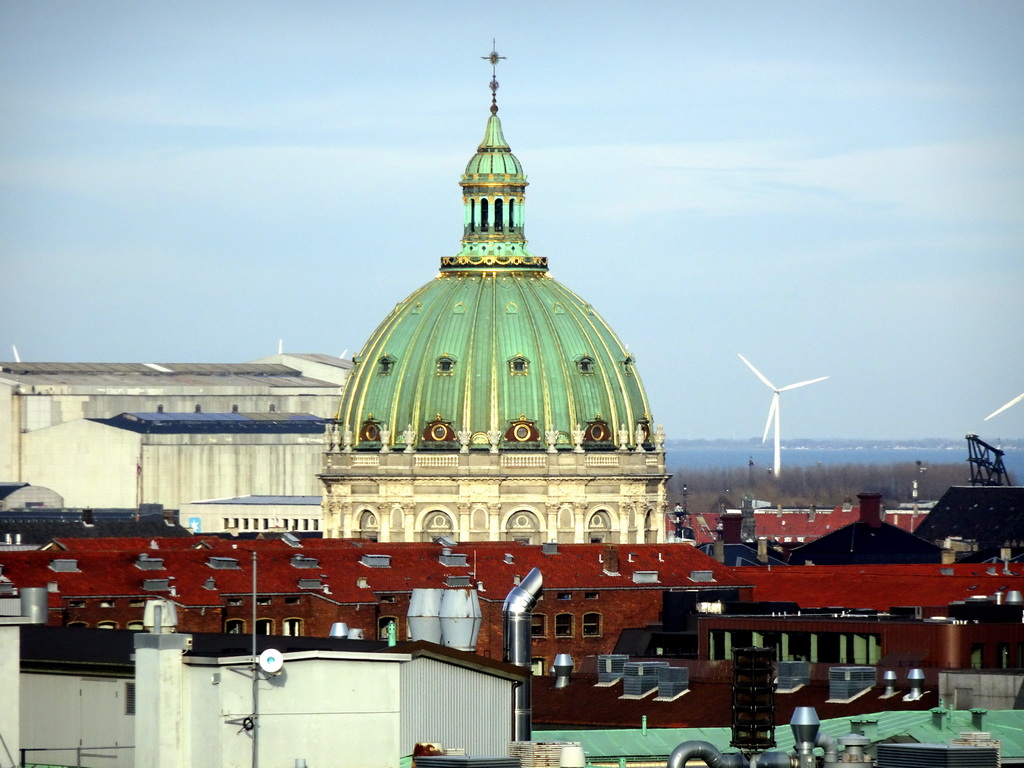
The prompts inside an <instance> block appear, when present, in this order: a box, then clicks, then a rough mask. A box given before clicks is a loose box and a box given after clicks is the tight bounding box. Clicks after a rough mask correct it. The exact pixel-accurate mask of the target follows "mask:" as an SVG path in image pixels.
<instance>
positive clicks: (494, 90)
mask: <svg viewBox="0 0 1024 768" xmlns="http://www.w3.org/2000/svg"><path fill="white" fill-rule="evenodd" d="M480 58H481V59H485V60H486V61H489V62H491V114H492V115H493V114H496V113H497V112H498V62H499V61H501V60H502V59H504V58H505V57H504V56H499V55H498V49H497V41H496V40H495V39H494V38H491V52H490V53H489V54H487V55H486V56H481V57H480Z"/></svg>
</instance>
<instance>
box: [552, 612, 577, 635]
mask: <svg viewBox="0 0 1024 768" xmlns="http://www.w3.org/2000/svg"><path fill="white" fill-rule="evenodd" d="M572 619H573V616H572V614H571V613H560V614H558V615H557V616H555V637H572Z"/></svg>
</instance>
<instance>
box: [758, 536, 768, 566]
mask: <svg viewBox="0 0 1024 768" xmlns="http://www.w3.org/2000/svg"><path fill="white" fill-rule="evenodd" d="M757 562H759V563H767V562H768V539H758V540H757Z"/></svg>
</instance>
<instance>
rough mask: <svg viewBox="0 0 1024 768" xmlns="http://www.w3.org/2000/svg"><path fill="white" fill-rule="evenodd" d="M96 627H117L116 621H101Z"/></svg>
mask: <svg viewBox="0 0 1024 768" xmlns="http://www.w3.org/2000/svg"><path fill="white" fill-rule="evenodd" d="M96 629H117V622H116V621H101V622H100V623H99V624H97V625H96Z"/></svg>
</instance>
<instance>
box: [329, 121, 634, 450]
mask: <svg viewBox="0 0 1024 768" xmlns="http://www.w3.org/2000/svg"><path fill="white" fill-rule="evenodd" d="M495 111H496V109H492V115H491V116H490V118H489V119H488V121H487V128H486V131H485V134H484V140H483V141H482V142H481V144H480V146H479V147H478V149H477V152H476V154H475V155H474V156H473V158H472V159H471V160H470V161H469V164H468V165H467V166H466V173H465V174H464V175H463V176H462V178H461V180H460V185H461V187H462V195H463V206H464V218H463V237H462V248H461V250H460V251H459V252H458V253H457V254H456V255H455V256H450V257H445V258H443V259H442V260H441V271H440V273H439V274H438V275H437V277H436V278H434V279H433V280H432V281H430V282H429V283H427V284H426V285H424V286H423V287H422V288H420V289H419V290H417V291H415V292H413V294H412V295H410V296H409V297H408V298H406V299H405V300H403V301H402V302H400V303H399V304H398V305H397V306H396V307H395V309H394V310H393V311H392V312H391V313H390V314H389V315H388V316H387V318H385V320H384V322H382V323H381V324H380V326H379V327H378V328H377V330H375V331H374V332H373V334H372V335H371V336H370V338H369V340H368V341H367V342H366V344H365V346H364V347H363V349H362V351H361V352H360V354H359V355H357V356H356V358H355V363H356V365H355V366H354V368H353V370H352V372H351V374H350V376H349V379H348V382H347V384H346V387H345V392H344V395H343V397H342V403H341V408H340V411H339V414H338V416H339V421H340V424H341V426H342V427H343V428H347V429H350V430H351V431H352V436H353V439H352V445H353V447H354V448H355V449H356V450H360V449H364V450H367V449H368V450H377V449H379V448H380V447H381V440H382V438H383V439H384V440H385V441H386V442H387V444H388V445H389V446H391V447H394V446H396V445H397V446H404V445H406V444H407V440H410V439H411V441H412V444H413V445H414V447H415V448H416V449H417V450H426V449H429V448H438V449H449V450H450V449H452V448H455V449H458V448H459V447H460V445H461V446H466V445H469V446H470V448H473V449H475V448H480V449H490V448H491V446H492V445H494V446H500V447H501V448H503V449H504V448H514V447H522V448H531V447H533V448H537V447H544V446H545V445H554V446H556V447H557V448H560V449H566V450H571V449H573V447H574V446H575V445H585V446H587V448H588V449H589V450H600V449H601V448H607V449H611V448H615V447H617V446H620V445H623V444H629V445H635V444H636V442H637V441H640V442H642V443H644V444H645V445H647V446H648V447H649V446H650V440H651V429H650V423H651V421H650V408H649V406H648V402H647V396H646V394H645V392H644V388H643V385H642V384H641V382H640V378H639V376H638V374H637V371H636V370H635V367H634V365H633V358H632V356H631V355H630V354H629V352H628V351H627V350H626V349H625V347H624V346H623V345H622V343H621V342H620V341H619V339H618V338H617V337H616V335H615V333H614V332H613V331H612V329H611V328H610V327H609V326H608V324H607V323H606V322H605V321H604V320H603V319H601V317H600V316H599V315H598V314H597V312H596V311H595V310H594V308H593V307H591V306H590V304H588V303H587V302H586V301H584V300H583V299H582V298H580V297H579V296H577V295H576V294H575V293H573V292H572V291H570V290H569V289H568V288H566V287H565V286H563V285H561V284H560V283H558V282H557V281H556V280H554V279H552V278H551V276H550V274H548V272H547V260H546V259H544V258H542V257H537V256H534V255H533V254H531V253H530V252H529V250H528V249H527V247H526V244H527V243H526V239H525V234H524V212H525V188H526V186H527V181H526V177H525V176H524V175H523V172H522V166H521V165H520V163H519V161H518V160H517V159H516V157H515V155H513V154H512V152H511V150H510V149H509V147H508V144H507V142H506V141H505V137H504V135H503V133H502V129H501V122H500V120H499V119H498V117H497V115H496V114H493V112H495ZM556 433H557V434H556Z"/></svg>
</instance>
